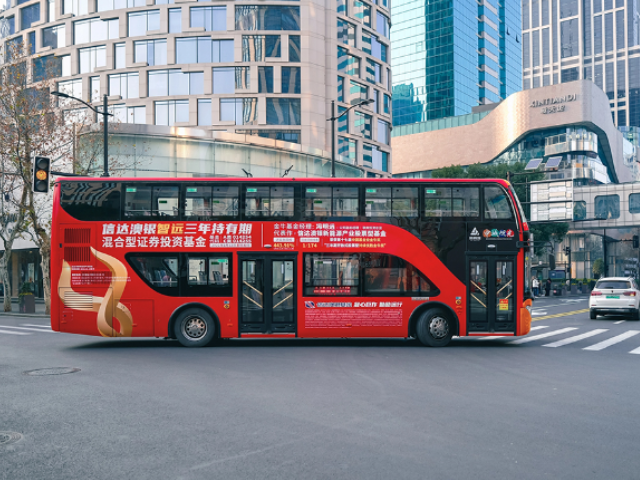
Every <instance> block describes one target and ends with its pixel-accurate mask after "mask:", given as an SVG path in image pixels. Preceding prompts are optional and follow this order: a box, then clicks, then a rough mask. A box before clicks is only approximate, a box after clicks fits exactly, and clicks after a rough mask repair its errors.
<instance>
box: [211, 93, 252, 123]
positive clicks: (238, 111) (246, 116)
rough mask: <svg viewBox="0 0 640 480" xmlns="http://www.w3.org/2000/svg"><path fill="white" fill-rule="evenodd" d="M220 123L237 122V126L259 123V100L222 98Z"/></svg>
mask: <svg viewBox="0 0 640 480" xmlns="http://www.w3.org/2000/svg"><path fill="white" fill-rule="evenodd" d="M220 121H221V122H235V124H236V125H256V124H257V123H258V99H257V98H221V99H220Z"/></svg>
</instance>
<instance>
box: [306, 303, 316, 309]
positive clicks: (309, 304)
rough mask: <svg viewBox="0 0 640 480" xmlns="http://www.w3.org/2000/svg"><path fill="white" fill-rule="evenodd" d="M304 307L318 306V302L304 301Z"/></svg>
mask: <svg viewBox="0 0 640 480" xmlns="http://www.w3.org/2000/svg"><path fill="white" fill-rule="evenodd" d="M304 308H316V304H315V303H313V302H304Z"/></svg>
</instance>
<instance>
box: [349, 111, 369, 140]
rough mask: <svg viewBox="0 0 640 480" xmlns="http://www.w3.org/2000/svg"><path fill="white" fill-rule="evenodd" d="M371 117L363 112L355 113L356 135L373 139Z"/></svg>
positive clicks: (354, 128)
mask: <svg viewBox="0 0 640 480" xmlns="http://www.w3.org/2000/svg"><path fill="white" fill-rule="evenodd" d="M371 119H372V117H371V115H367V114H366V113H362V112H355V111H354V112H353V130H352V133H354V134H355V135H362V136H363V137H364V138H371Z"/></svg>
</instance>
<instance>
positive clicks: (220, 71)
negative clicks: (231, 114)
mask: <svg viewBox="0 0 640 480" xmlns="http://www.w3.org/2000/svg"><path fill="white" fill-rule="evenodd" d="M212 92H213V93H235V72H234V67H216V68H214V69H213V90H212Z"/></svg>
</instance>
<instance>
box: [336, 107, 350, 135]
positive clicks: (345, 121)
mask: <svg viewBox="0 0 640 480" xmlns="http://www.w3.org/2000/svg"><path fill="white" fill-rule="evenodd" d="M346 111H347V109H346V107H341V106H340V105H338V132H340V133H349V114H348V113H345V114H344V115H342V114H343V113H344V112H346Z"/></svg>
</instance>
